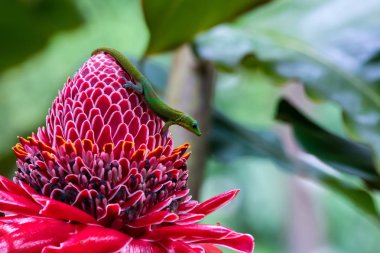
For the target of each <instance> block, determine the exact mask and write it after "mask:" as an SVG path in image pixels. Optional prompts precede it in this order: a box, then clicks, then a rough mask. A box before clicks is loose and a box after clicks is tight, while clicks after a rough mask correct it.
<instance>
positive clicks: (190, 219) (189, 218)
mask: <svg viewBox="0 0 380 253" xmlns="http://www.w3.org/2000/svg"><path fill="white" fill-rule="evenodd" d="M204 217H205V215H204V214H194V213H187V214H183V215H181V216H180V219H179V220H178V221H176V224H177V225H189V224H194V223H197V222H198V221H200V220H202V219H203V218H204Z"/></svg>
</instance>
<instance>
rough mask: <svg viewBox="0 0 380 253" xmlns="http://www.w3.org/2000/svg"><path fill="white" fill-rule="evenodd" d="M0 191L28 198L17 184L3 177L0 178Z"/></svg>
mask: <svg viewBox="0 0 380 253" xmlns="http://www.w3.org/2000/svg"><path fill="white" fill-rule="evenodd" d="M0 190H2V191H8V192H11V193H15V194H17V195H21V196H24V197H27V198H28V197H30V196H29V195H28V194H27V193H26V192H25V191H24V189H22V188H21V187H20V186H19V185H18V184H16V183H15V182H13V181H11V180H9V179H8V178H6V177H3V176H0Z"/></svg>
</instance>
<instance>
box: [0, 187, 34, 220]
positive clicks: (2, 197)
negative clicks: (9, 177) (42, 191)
mask: <svg viewBox="0 0 380 253" xmlns="http://www.w3.org/2000/svg"><path fill="white" fill-rule="evenodd" d="M40 209H41V206H39V205H38V204H36V203H35V202H33V200H31V199H30V198H26V197H24V196H22V195H21V196H20V195H18V194H15V193H11V192H7V191H0V211H3V212H11V213H15V214H29V215H38V212H39V211H40Z"/></svg>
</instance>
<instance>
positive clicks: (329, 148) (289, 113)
mask: <svg viewBox="0 0 380 253" xmlns="http://www.w3.org/2000/svg"><path fill="white" fill-rule="evenodd" d="M276 118H277V119H278V120H281V121H283V122H286V123H288V124H291V126H292V127H293V133H294V134H295V136H296V137H297V140H298V142H299V143H300V144H301V145H302V147H303V148H304V149H305V150H306V151H307V152H309V153H311V154H313V155H315V156H317V157H318V158H319V159H321V160H323V161H324V162H326V163H327V164H329V165H331V167H332V168H335V169H337V170H339V171H341V172H345V173H349V174H352V175H355V176H358V177H360V178H362V179H363V180H365V181H367V182H368V184H370V185H373V186H374V187H375V186H376V187H377V188H378V189H380V175H379V174H378V172H377V171H376V167H375V164H374V154H373V151H372V150H371V149H370V148H369V147H368V146H367V145H363V144H361V143H356V142H353V141H350V140H347V139H345V138H342V137H340V136H337V135H335V134H332V133H330V132H328V131H326V130H325V129H323V128H322V127H320V126H318V125H316V124H315V123H314V122H312V121H311V120H309V119H308V118H306V117H305V116H304V115H303V114H302V113H301V112H299V111H298V109H297V108H295V107H294V106H293V105H292V104H291V103H289V102H288V101H287V100H281V101H280V103H279V105H278V109H277V114H276Z"/></svg>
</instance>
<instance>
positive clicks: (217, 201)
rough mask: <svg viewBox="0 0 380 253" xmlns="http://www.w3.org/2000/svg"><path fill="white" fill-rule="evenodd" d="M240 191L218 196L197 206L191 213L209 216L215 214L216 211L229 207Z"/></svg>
mask: <svg viewBox="0 0 380 253" xmlns="http://www.w3.org/2000/svg"><path fill="white" fill-rule="evenodd" d="M239 191H240V190H231V191H228V192H225V193H222V194H219V195H218V196H215V197H213V198H211V199H209V200H206V201H205V202H203V203H201V204H199V205H198V206H196V207H195V208H194V209H193V210H192V211H191V212H192V213H199V214H204V215H207V214H209V213H212V212H214V211H215V210H217V209H219V208H221V207H223V206H225V205H227V204H228V203H229V202H230V201H231V200H233V199H234V198H235V197H236V195H237V194H238V193H239Z"/></svg>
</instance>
